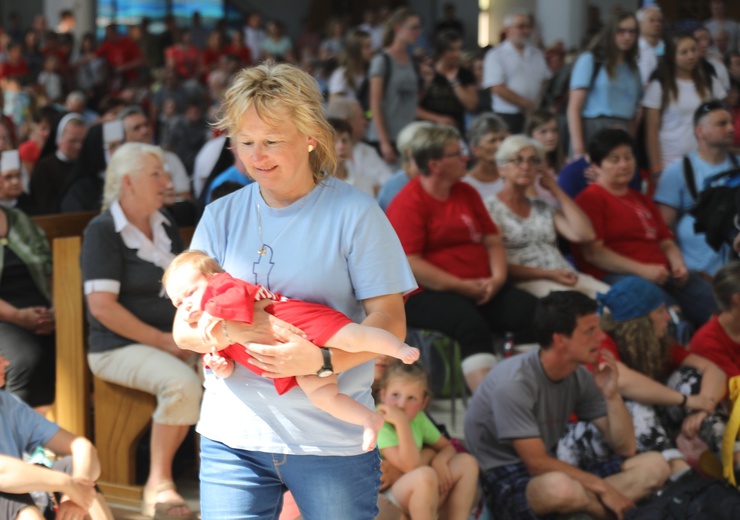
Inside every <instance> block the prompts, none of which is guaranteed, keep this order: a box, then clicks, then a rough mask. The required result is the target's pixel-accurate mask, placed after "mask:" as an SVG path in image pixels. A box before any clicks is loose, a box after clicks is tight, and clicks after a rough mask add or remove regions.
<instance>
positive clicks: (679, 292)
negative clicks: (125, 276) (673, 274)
mask: <svg viewBox="0 0 740 520" xmlns="http://www.w3.org/2000/svg"><path fill="white" fill-rule="evenodd" d="M627 276H632V275H627V274H615V273H609V274H607V275H606V276H604V279H603V281H604V282H606V283H608V284H609V285H614V284H615V283H617V281H619V280H621V279H622V278H625V277H627ZM658 287H660V289H661V290H662V291H663V296H664V298H665V304H666V306H668V307H670V306H673V305H678V306H679V307H681V311H682V312H683V316H684V318H686V319H687V320H689V321H690V322H691V323H693V325H694V327H696V328H697V329H698V328H699V327H701V326H702V325H704V324H705V323H706V322H707V321H709V318H711V317H712V315H713V314H714V313H715V312H717V303H716V302H715V301H714V296H712V286H711V284H710V283H709V282H707V281H706V280H704V279H703V278H702V277H700V276H699V275H698V274H696V272H694V271H689V279H688V280H687V281H686V284H684V285H682V286H680V287H679V286H677V285H676V283H675V282H674V281H673V278H669V279H668V281H667V282H666V283H665V284H663V285H662V286H661V285H659V286H658Z"/></svg>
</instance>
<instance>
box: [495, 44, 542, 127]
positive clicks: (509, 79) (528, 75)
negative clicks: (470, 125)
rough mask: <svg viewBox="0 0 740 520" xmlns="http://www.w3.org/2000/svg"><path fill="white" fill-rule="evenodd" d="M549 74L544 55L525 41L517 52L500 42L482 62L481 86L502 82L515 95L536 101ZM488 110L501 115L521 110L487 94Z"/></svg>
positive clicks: (510, 45) (516, 112)
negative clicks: (489, 103)
mask: <svg viewBox="0 0 740 520" xmlns="http://www.w3.org/2000/svg"><path fill="white" fill-rule="evenodd" d="M551 76H552V73H551V72H550V69H549V68H548V67H547V62H545V56H544V54H542V51H540V50H539V49H538V48H537V47H535V46H534V45H531V44H527V45H526V46H525V47H524V52H523V53H520V52H519V51H518V50H517V49H516V47H514V45H512V43H511V42H509V41H504V43H502V44H501V45H498V46H496V47H495V48H493V49H491V50H490V51H488V53H486V57H485V59H484V61H483V87H485V88H487V89H490V88H491V87H494V86H496V85H502V84H503V85H506V86H507V87H508V88H509V89H510V90H512V91H514V92H515V93H516V94H518V95H520V96H522V97H524V98H526V99H529V100H531V101H536V100H537V98H538V97H539V96H540V94H541V93H542V83H543V82H544V81H546V80H548V79H550V77H551ZM491 109H492V110H493V111H494V112H498V113H501V114H518V113H520V112H521V111H522V109H521V108H520V107H518V106H516V105H512V104H511V103H509V102H507V101H504V100H503V99H502V98H500V97H499V96H497V95H495V94H492V95H491Z"/></svg>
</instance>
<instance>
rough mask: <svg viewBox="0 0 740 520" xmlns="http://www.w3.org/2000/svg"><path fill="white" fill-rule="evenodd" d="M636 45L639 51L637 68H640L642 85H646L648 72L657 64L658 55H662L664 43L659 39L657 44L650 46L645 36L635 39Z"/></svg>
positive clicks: (651, 71) (648, 77)
mask: <svg viewBox="0 0 740 520" xmlns="http://www.w3.org/2000/svg"><path fill="white" fill-rule="evenodd" d="M637 45H638V47H639V51H640V52H639V54H638V56H637V68H638V69H639V70H640V79H642V86H643V87H647V84H648V83H649V82H650V74H652V73H653V71H654V70H655V68H656V67H657V66H658V56H662V55H663V51H664V49H665V44H664V43H663V42H662V41H661V42H660V43H659V44H658V45H657V46H655V47H652V46H651V45H650V44H649V43H648V41H647V40H646V39H645V38H643V37H640V38H639V39H638V40H637Z"/></svg>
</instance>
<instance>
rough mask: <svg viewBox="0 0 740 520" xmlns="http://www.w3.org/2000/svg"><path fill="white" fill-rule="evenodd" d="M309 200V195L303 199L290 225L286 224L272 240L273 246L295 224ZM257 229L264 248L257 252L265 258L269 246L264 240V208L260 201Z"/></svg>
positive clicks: (258, 203) (258, 204) (289, 222)
mask: <svg viewBox="0 0 740 520" xmlns="http://www.w3.org/2000/svg"><path fill="white" fill-rule="evenodd" d="M307 199H308V195H306V196H304V197H303V201H302V202H301V205H300V207H299V208H298V210H297V211H296V213H295V215H293V218H291V219H290V220H289V221H288V223H287V224H285V225H284V226H283V227H282V228H281V229H280V231H278V233H277V235H275V237H274V238H273V239H272V243H273V244H274V243H275V242H277V239H278V238H279V237H280V235H282V234H283V231H285V230H286V229H287V228H288V226H290V225H291V224H292V223H293V221H294V220H295V219H296V217H297V216H298V215H299V214H300V212H301V210H302V209H303V206H305V205H306V200H307ZM257 229H258V230H259V234H260V244H262V247H260V248H259V249H258V250H257V254H259V255H260V256H265V255H266V254H267V247H268V244H265V242H264V241H263V240H262V208H261V206H260V201H259V200H258V201H257Z"/></svg>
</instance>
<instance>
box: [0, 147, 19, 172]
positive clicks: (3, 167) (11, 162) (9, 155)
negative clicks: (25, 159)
mask: <svg viewBox="0 0 740 520" xmlns="http://www.w3.org/2000/svg"><path fill="white" fill-rule="evenodd" d="M20 169H21V156H20V155H19V154H18V150H7V151H5V152H3V154H2V156H0V172H9V171H11V170H20Z"/></svg>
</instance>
